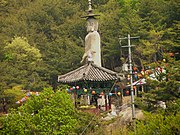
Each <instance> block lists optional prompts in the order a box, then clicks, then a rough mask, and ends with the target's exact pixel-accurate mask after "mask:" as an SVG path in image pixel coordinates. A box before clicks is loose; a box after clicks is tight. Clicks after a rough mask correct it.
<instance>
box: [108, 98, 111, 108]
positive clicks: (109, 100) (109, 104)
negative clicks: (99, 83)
mask: <svg viewBox="0 0 180 135" xmlns="http://www.w3.org/2000/svg"><path fill="white" fill-rule="evenodd" d="M108 100H109V110H110V109H111V96H108Z"/></svg>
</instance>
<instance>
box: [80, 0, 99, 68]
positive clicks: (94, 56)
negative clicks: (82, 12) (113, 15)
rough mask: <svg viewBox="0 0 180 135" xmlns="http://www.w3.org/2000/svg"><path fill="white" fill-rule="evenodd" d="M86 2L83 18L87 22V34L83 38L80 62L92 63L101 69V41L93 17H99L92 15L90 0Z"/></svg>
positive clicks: (96, 23)
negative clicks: (85, 13)
mask: <svg viewBox="0 0 180 135" xmlns="http://www.w3.org/2000/svg"><path fill="white" fill-rule="evenodd" d="M88 2H89V8H88V10H87V12H88V14H87V15H86V16H84V17H83V18H86V21H87V32H88V34H87V35H86V37H85V53H84V55H83V57H82V61H81V62H84V61H86V63H87V62H93V63H94V64H96V65H97V66H100V67H101V43H100V41H101V40H100V35H99V33H98V21H97V20H96V18H95V16H99V15H97V14H93V12H92V11H93V10H92V3H91V0H88Z"/></svg>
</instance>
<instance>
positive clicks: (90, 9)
mask: <svg viewBox="0 0 180 135" xmlns="http://www.w3.org/2000/svg"><path fill="white" fill-rule="evenodd" d="M88 2H89V3H88V5H89V9H88V12H92V2H91V0H88Z"/></svg>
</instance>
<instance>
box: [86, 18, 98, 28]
mask: <svg viewBox="0 0 180 135" xmlns="http://www.w3.org/2000/svg"><path fill="white" fill-rule="evenodd" d="M97 30H98V21H97V20H96V19H95V18H94V17H89V18H87V32H93V31H97Z"/></svg>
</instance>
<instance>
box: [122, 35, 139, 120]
mask: <svg viewBox="0 0 180 135" xmlns="http://www.w3.org/2000/svg"><path fill="white" fill-rule="evenodd" d="M134 38H139V37H130V34H128V37H125V38H119V39H120V40H122V39H128V45H127V46H122V47H128V51H129V73H130V83H131V108H132V120H133V121H134V120H135V119H136V116H135V106H134V90H133V76H132V75H133V70H132V55H131V47H133V46H134V45H131V39H134Z"/></svg>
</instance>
